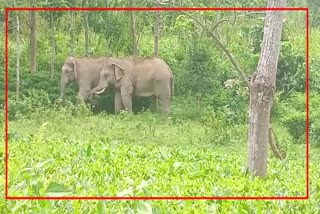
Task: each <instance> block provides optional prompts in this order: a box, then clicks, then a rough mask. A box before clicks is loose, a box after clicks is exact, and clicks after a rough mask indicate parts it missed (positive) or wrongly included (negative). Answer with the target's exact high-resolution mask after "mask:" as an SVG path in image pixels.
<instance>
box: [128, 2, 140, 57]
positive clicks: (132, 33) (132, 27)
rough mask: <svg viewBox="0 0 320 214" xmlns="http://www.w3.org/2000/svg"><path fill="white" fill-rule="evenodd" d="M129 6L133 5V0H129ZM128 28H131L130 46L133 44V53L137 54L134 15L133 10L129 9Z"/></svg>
mask: <svg viewBox="0 0 320 214" xmlns="http://www.w3.org/2000/svg"><path fill="white" fill-rule="evenodd" d="M129 3H130V7H131V8H132V7H133V0H130V2H129ZM130 29H131V38H132V46H133V55H134V56H137V55H138V44H137V37H136V20H135V16H134V11H130Z"/></svg>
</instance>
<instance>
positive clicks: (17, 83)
mask: <svg viewBox="0 0 320 214" xmlns="http://www.w3.org/2000/svg"><path fill="white" fill-rule="evenodd" d="M14 6H15V7H16V6H17V4H16V0H14ZM16 25H17V26H16V31H17V32H16V43H17V59H16V60H17V61H16V63H17V64H16V66H17V70H16V100H17V102H18V101H19V96H20V55H21V50H20V20H19V15H18V13H16Z"/></svg>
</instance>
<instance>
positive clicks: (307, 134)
mask: <svg viewBox="0 0 320 214" xmlns="http://www.w3.org/2000/svg"><path fill="white" fill-rule="evenodd" d="M30 10H35V11H55V10H63V11H92V10H93V11H132V10H133V11H158V10H160V11H181V10H185V11H231V10H232V11H252V10H253V11H275V10H277V11H278V10H280V11H305V12H306V196H296V197H294V196H212V197H209V196H199V197H196V196H172V197H170V196H154V197H152V196H146V197H116V196H110V197H108V196H65V197H51V196H50V197H46V196H9V194H8V193H9V190H8V188H9V187H8V183H9V182H8V170H9V167H8V163H9V155H8V154H9V152H8V150H9V148H8V112H9V111H8V35H9V33H8V29H9V27H8V25H9V23H8V20H9V18H8V16H9V15H8V14H9V11H30ZM5 120H6V121H5V155H6V157H5V198H6V200H281V199H282V200H307V199H309V195H310V193H309V8H209V7H208V8H6V9H5Z"/></svg>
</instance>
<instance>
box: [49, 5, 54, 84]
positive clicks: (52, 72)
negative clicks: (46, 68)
mask: <svg viewBox="0 0 320 214" xmlns="http://www.w3.org/2000/svg"><path fill="white" fill-rule="evenodd" d="M53 13H54V11H51V12H50V28H51V63H50V68H51V69H50V70H51V71H50V79H51V80H53V78H54V63H55V38H54V35H55V30H54V28H55V24H54V14H53Z"/></svg>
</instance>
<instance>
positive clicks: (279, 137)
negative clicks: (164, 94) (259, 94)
mask: <svg viewBox="0 0 320 214" xmlns="http://www.w3.org/2000/svg"><path fill="white" fill-rule="evenodd" d="M0 4H1V5H2V8H5V7H66V8H67V7H118V8H122V7H177V8H179V7H266V5H267V1H265V0H254V1H252V0H244V1H242V0H241V1H240V0H236V1H222V0H201V1H197V3H195V2H192V1H189V0H188V1H182V0H167V1H164V0H149V1H140V0H135V1H134V0H130V1H122V0H112V1H102V0H92V1H88V0H81V1H80V0H70V1H67V0H63V1H52V2H51V1H44V0H40V1H34V0H29V1H21V0H14V1H10V2H8V1H3V0H1V1H0ZM287 7H308V8H309V35H310V43H309V98H310V101H309V104H310V105H309V106H310V107H309V110H310V114H309V142H310V180H311V182H310V199H309V201H299V202H298V201H265V202H264V201H194V202H192V201H5V200H1V201H0V210H1V212H4V213H8V212H10V213H11V212H14V211H16V212H42V211H44V212H46V213H47V212H48V213H56V212H58V213H60V212H68V213H69V212H70V213H83V212H84V213H106V212H108V213H109V212H116V213H118V212H129V213H134V212H137V213H164V212H169V213H172V212H177V213H190V212H191V213H193V212H195V210H196V211H197V210H199V211H200V213H206V212H207V213H220V212H222V213H229V212H231V213H237V212H238V213H252V212H254V213H269V212H275V213H282V212H285V211H287V212H286V213H295V212H296V211H297V210H299V212H301V213H318V212H320V210H319V207H317V203H318V200H317V198H319V196H320V195H319V188H320V177H319V174H318V173H317V172H318V171H319V170H320V168H319V166H318V162H319V160H320V156H319V154H320V150H319V145H320V121H319V120H318V118H319V116H318V115H320V110H319V108H317V107H318V106H319V105H320V86H319V82H320V73H319V72H318V70H317V69H318V68H319V67H320V43H319V42H318V41H320V3H319V2H318V1H311V0H302V1H298V0H287ZM4 15H5V12H4V10H3V9H2V10H1V16H0V22H1V25H2V26H3V27H1V28H0V34H1V36H2V38H5V35H4V34H5V32H4V29H5V28H4V26H5V20H4ZM265 16H266V12H265V11H252V10H250V11H249V10H248V11H183V10H178V11H101V10H100V11H99V10H97V11H10V12H9V19H8V56H9V60H8V80H9V81H8V89H9V91H8V97H9V100H8V106H9V109H8V111H9V114H8V115H9V148H10V149H9V183H8V186H9V189H8V191H9V195H10V196H61V195H67V196H305V195H306V89H307V88H306V54H307V51H306V33H307V29H306V13H305V12H304V11H286V12H285V15H284V21H283V30H282V36H281V49H280V55H279V61H278V67H277V74H276V92H275V94H274V98H273V105H272V111H271V125H272V133H273V135H272V136H271V138H272V139H274V142H275V145H276V147H277V150H278V152H279V153H280V156H281V158H280V159H279V157H277V155H276V154H274V153H273V152H272V151H271V150H270V151H269V152H268V175H267V177H266V178H254V177H252V176H250V175H248V173H247V172H246V158H247V144H248V112H249V110H248V106H249V90H248V86H247V85H246V81H245V80H248V81H250V79H251V77H252V75H253V73H254V72H255V70H256V69H257V65H258V61H259V57H260V53H261V44H262V40H263V33H264V24H265ZM219 42H221V44H223V45H224V47H225V48H226V49H227V52H226V51H225V50H224V49H223V48H221V45H219ZM0 45H1V46H2V49H3V50H4V47H5V43H4V42H3V43H0ZM69 56H74V57H84V56H87V57H98V56H113V57H127V56H139V57H152V56H158V57H160V58H161V59H163V60H164V61H165V62H166V63H167V64H168V65H169V66H170V68H171V70H172V73H173V76H174V93H173V94H174V96H173V100H172V106H171V111H170V115H169V118H167V119H166V120H163V118H161V117H159V115H158V114H155V113H153V112H152V111H151V106H152V99H151V98H150V97H134V100H133V110H134V113H135V114H127V113H126V112H121V113H120V114H114V102H115V101H114V95H113V93H112V91H108V92H106V93H104V94H102V95H100V96H96V97H95V99H94V105H89V104H86V105H79V104H78V103H77V97H76V95H77V92H78V87H77V84H75V82H74V81H72V82H70V83H69V85H68V86H67V91H66V100H65V101H64V102H63V103H60V102H57V99H58V98H59V96H60V88H59V87H60V77H61V69H62V66H63V64H64V62H65V59H66V58H67V57H69ZM231 58H232V59H234V61H232V60H230V59H231ZM0 60H2V61H1V63H0V69H1V70H3V71H4V65H5V61H4V60H5V56H4V51H2V52H1V57H0ZM240 71H241V72H240ZM4 77H5V76H4V75H1V81H0V85H1V87H2V88H5V78H4ZM4 97H5V93H4V91H3V93H0V105H1V109H2V110H1V114H0V115H2V116H1V117H2V120H1V121H2V124H3V127H4V115H5V113H4V106H5V99H4ZM3 136H4V134H3ZM3 139H4V137H3ZM1 145H2V147H1V148H3V149H1V150H2V152H1V153H0V154H1V157H4V141H3V143H2V144H1ZM4 173H5V170H4V168H1V174H2V175H4ZM213 184H214V185H213ZM0 189H2V190H3V191H2V192H4V189H5V187H4V184H2V185H0ZM284 210H285V211H284Z"/></svg>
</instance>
